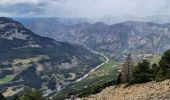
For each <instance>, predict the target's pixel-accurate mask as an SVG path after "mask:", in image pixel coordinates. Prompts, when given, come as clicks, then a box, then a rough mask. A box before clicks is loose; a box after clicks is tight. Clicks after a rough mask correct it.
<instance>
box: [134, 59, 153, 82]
mask: <svg viewBox="0 0 170 100" xmlns="http://www.w3.org/2000/svg"><path fill="white" fill-rule="evenodd" d="M151 78H152V70H151V67H150V63H149V62H148V61H147V60H143V62H139V63H138V65H137V66H136V67H135V69H134V72H133V80H132V82H133V83H144V82H148V81H151V80H152V79H151Z"/></svg>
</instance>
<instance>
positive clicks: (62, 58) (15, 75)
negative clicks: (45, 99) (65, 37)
mask: <svg viewBox="0 0 170 100" xmlns="http://www.w3.org/2000/svg"><path fill="white" fill-rule="evenodd" d="M101 58H102V57H101V56H99V55H97V54H95V53H93V52H91V51H89V50H87V49H85V48H83V47H82V46H79V45H75V44H68V43H65V42H58V41H55V40H53V39H50V38H47V37H41V36H39V35H36V34H34V33H33V32H31V31H30V30H28V29H26V28H25V27H24V26H23V25H22V24H20V23H18V22H17V21H15V20H13V19H10V18H4V17H0V90H1V92H2V91H3V92H4V91H6V90H8V88H11V87H12V88H13V90H16V91H17V90H23V89H24V88H25V87H30V88H38V89H42V90H43V91H46V90H48V91H49V90H51V89H52V90H53V89H60V88H61V87H62V86H64V85H66V84H68V83H69V82H72V81H74V80H76V79H77V78H80V77H81V76H83V75H84V74H85V73H87V72H88V71H89V70H90V69H92V68H94V67H95V66H97V65H99V64H100V63H102V61H101V60H100V59H101Z"/></svg>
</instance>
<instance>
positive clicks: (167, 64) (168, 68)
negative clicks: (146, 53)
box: [159, 50, 170, 78]
mask: <svg viewBox="0 0 170 100" xmlns="http://www.w3.org/2000/svg"><path fill="white" fill-rule="evenodd" d="M159 65H160V68H161V70H162V75H163V76H164V78H170V50H168V51H166V52H165V53H164V54H163V55H162V57H161V60H160V62H159Z"/></svg>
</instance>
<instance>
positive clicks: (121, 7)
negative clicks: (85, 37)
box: [0, 0, 170, 19]
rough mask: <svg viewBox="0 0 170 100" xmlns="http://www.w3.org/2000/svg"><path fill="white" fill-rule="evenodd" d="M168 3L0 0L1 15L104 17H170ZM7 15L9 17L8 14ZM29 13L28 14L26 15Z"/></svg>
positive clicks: (142, 0) (154, 0)
mask: <svg viewBox="0 0 170 100" xmlns="http://www.w3.org/2000/svg"><path fill="white" fill-rule="evenodd" d="M169 5H170V0H13V1H11V0H1V1H0V12H3V13H1V14H0V15H1V16H3V15H4V14H5V15H9V16H10V13H11V16H28V15H29V16H47V17H48V16H56V17H58V16H59V17H84V18H93V19H98V18H103V17H104V18H107V17H113V16H125V15H126V16H128V15H133V16H149V15H160V14H170V7H169ZM8 13H9V14H8ZM28 13H30V14H28Z"/></svg>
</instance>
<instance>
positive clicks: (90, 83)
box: [54, 61, 120, 100]
mask: <svg viewBox="0 0 170 100" xmlns="http://www.w3.org/2000/svg"><path fill="white" fill-rule="evenodd" d="M119 65H120V64H119V63H118V62H115V61H110V62H108V63H107V64H105V65H103V66H102V67H100V68H99V69H97V70H96V71H94V72H93V73H91V74H90V75H89V76H88V77H87V78H86V79H84V80H82V81H80V82H77V83H73V84H71V85H69V86H67V87H66V88H65V89H63V90H62V91H60V92H59V93H57V95H56V96H55V97H54V99H55V100H63V99H64V98H67V97H70V96H71V95H77V96H79V97H83V96H86V95H90V94H96V93H98V92H100V91H101V90H102V89H104V88H105V87H107V86H111V85H113V84H114V83H116V80H117V76H118V66H119Z"/></svg>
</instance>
